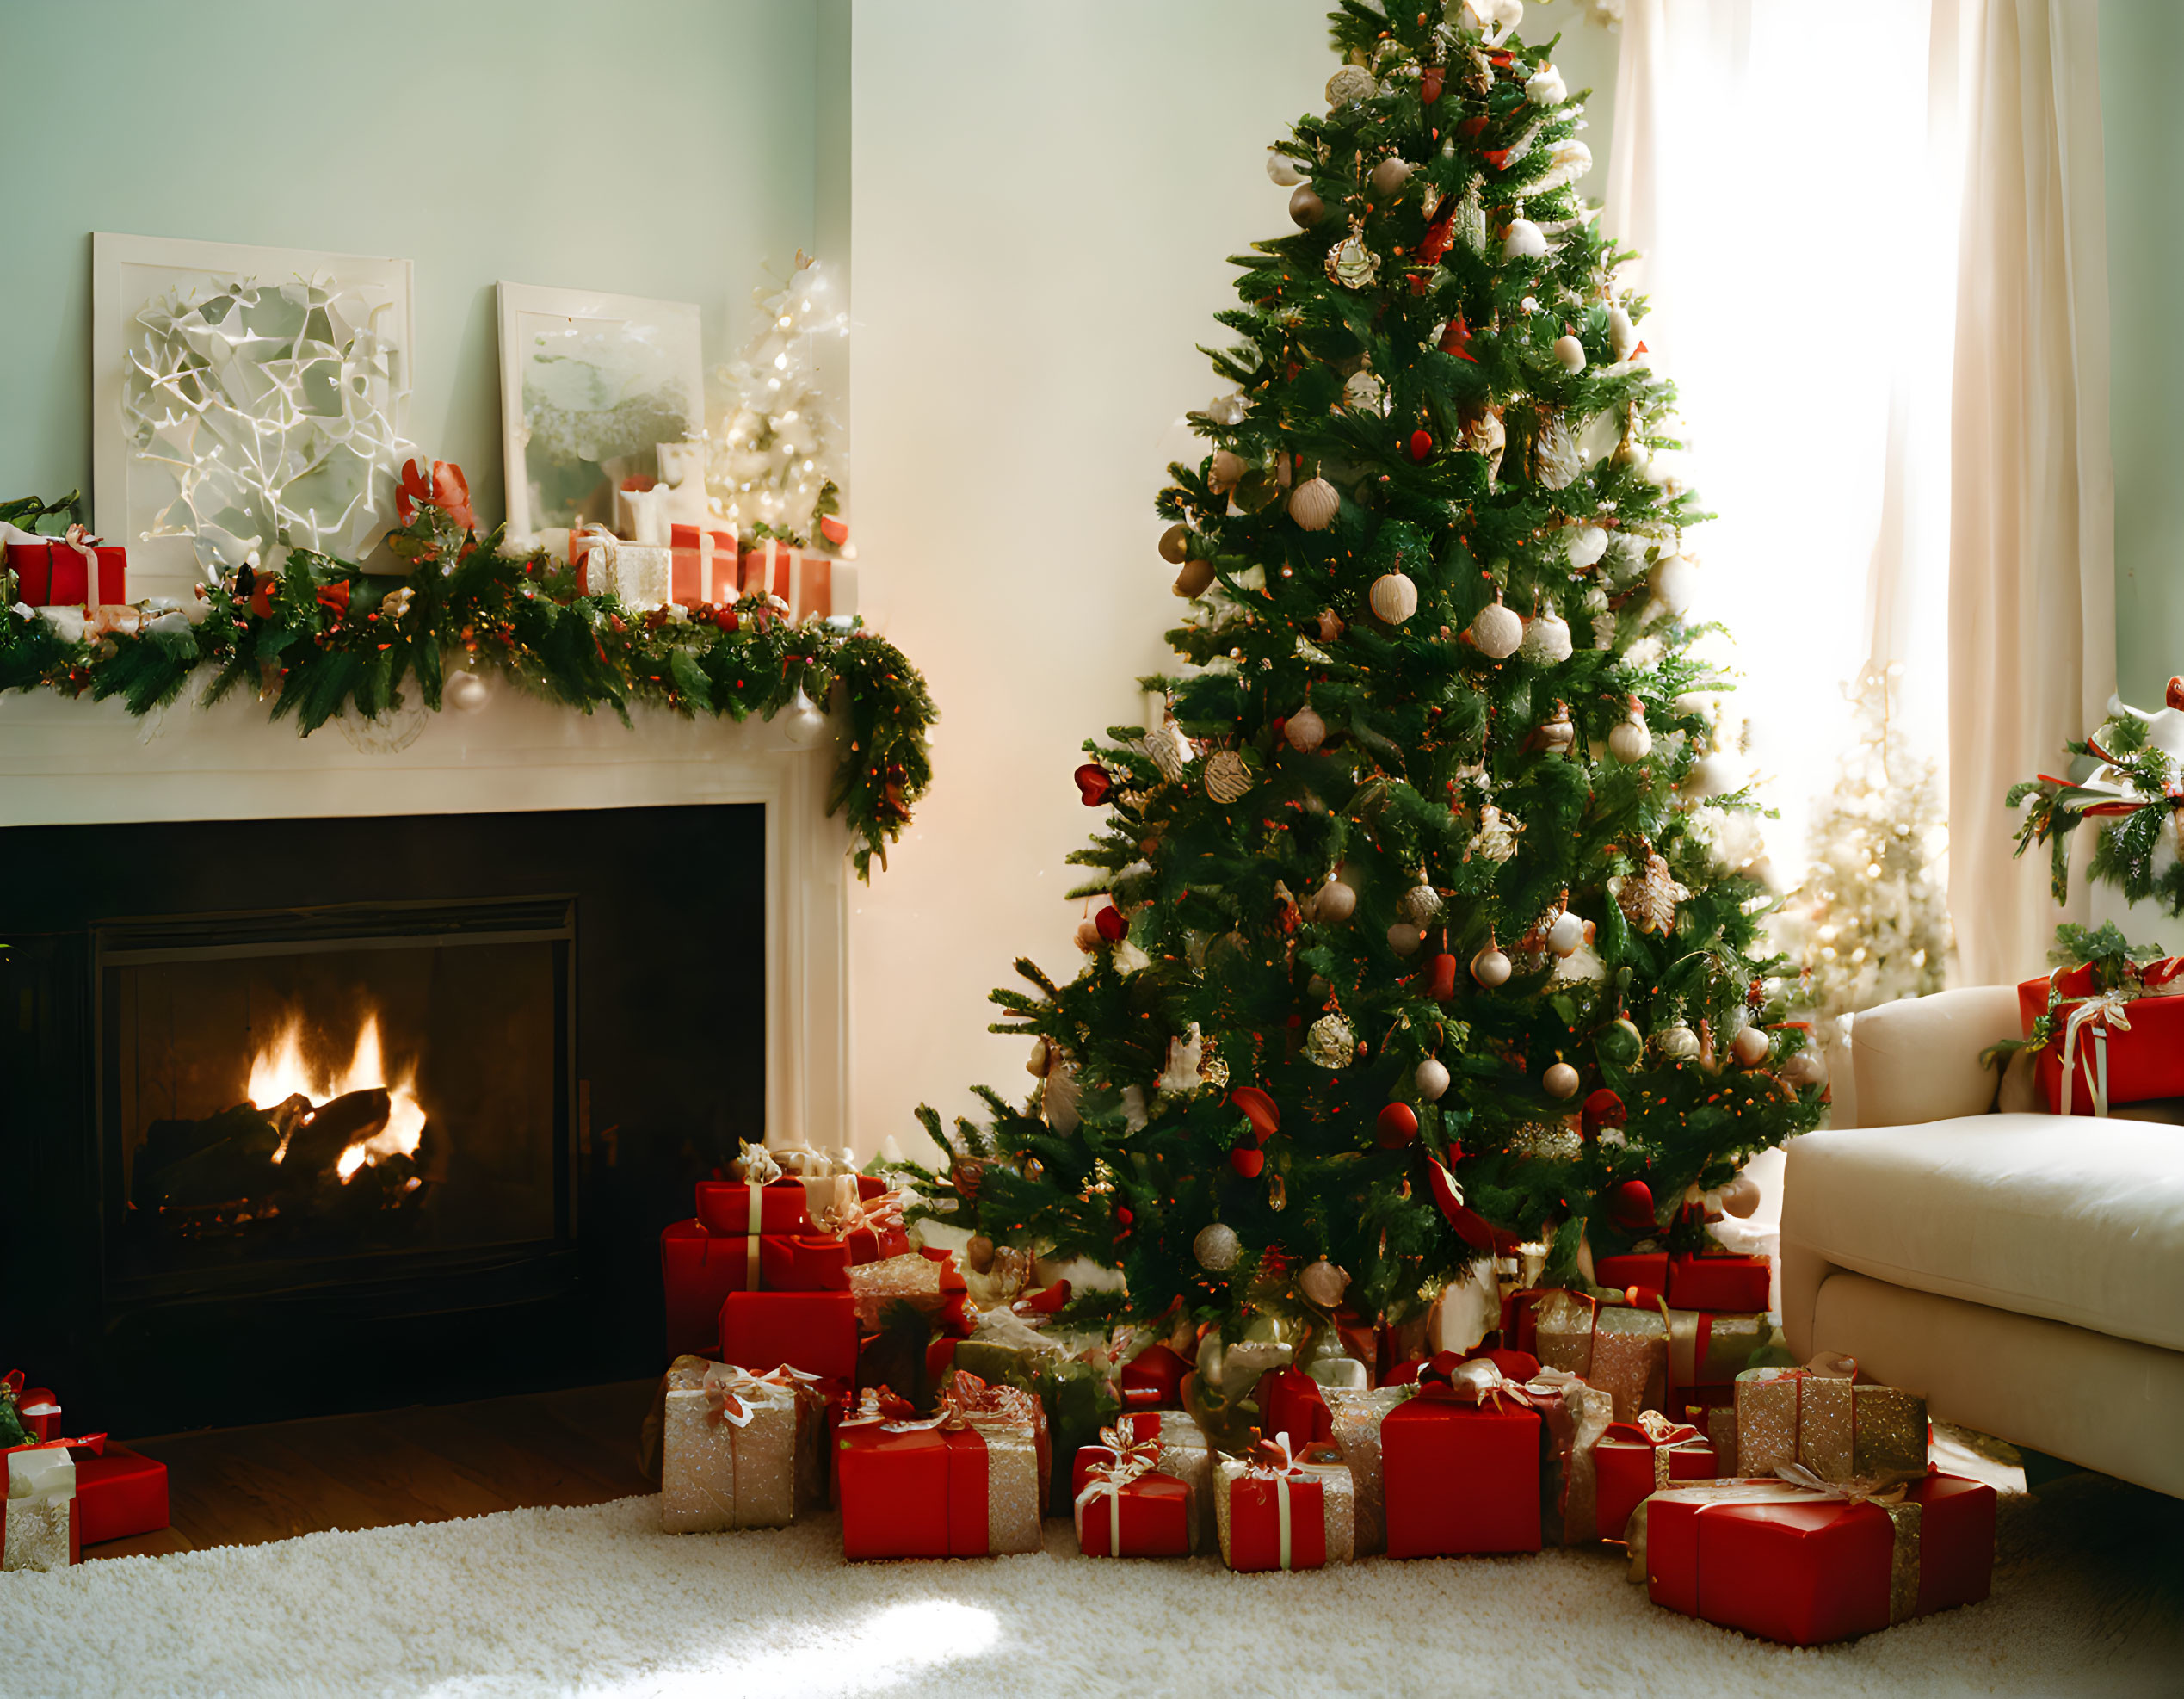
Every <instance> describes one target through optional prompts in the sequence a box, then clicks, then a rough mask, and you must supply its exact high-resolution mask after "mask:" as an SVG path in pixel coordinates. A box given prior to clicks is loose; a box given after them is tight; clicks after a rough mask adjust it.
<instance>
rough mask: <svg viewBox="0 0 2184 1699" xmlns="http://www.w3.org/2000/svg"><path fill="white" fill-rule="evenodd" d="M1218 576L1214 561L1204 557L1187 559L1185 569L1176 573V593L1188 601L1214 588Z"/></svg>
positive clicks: (1184, 564)
mask: <svg viewBox="0 0 2184 1699" xmlns="http://www.w3.org/2000/svg"><path fill="white" fill-rule="evenodd" d="M1216 576H1217V574H1216V573H1215V571H1214V570H1213V563H1212V561H1210V560H1207V559H1202V558H1201V559H1196V560H1186V561H1185V562H1184V563H1183V570H1182V571H1180V572H1178V573H1176V574H1175V594H1176V595H1178V596H1181V597H1182V598H1183V599H1184V600H1185V601H1187V602H1188V601H1191V600H1194V599H1195V598H1196V597H1198V596H1203V595H1205V594H1206V591H1207V590H1211V589H1212V588H1213V580H1214V578H1215V577H1216Z"/></svg>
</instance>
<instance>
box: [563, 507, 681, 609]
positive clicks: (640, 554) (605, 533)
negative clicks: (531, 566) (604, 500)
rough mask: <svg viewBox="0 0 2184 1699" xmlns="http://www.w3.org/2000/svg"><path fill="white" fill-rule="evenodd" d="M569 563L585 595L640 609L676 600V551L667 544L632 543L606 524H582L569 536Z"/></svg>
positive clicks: (663, 605) (580, 590)
mask: <svg viewBox="0 0 2184 1699" xmlns="http://www.w3.org/2000/svg"><path fill="white" fill-rule="evenodd" d="M569 564H570V565H572V566H574V567H575V568H576V569H577V590H578V591H579V592H581V593H582V594H583V595H585V596H614V598H615V599H616V600H618V601H620V602H621V603H622V604H623V605H624V606H626V607H628V608H632V609H651V608H663V607H665V606H666V605H667V604H668V603H669V602H672V601H674V600H675V551H674V550H673V549H672V548H670V547H668V546H667V545H666V544H665V543H634V542H629V541H625V540H624V539H622V538H620V537H618V536H616V535H615V534H614V533H613V532H612V531H609V530H608V528H606V527H605V526H603V525H583V526H579V527H577V528H576V529H575V530H573V531H571V532H570V533H569Z"/></svg>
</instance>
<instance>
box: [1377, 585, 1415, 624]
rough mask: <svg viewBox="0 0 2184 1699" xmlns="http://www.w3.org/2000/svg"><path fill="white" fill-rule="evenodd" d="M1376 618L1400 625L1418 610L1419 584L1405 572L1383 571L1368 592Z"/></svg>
mask: <svg viewBox="0 0 2184 1699" xmlns="http://www.w3.org/2000/svg"><path fill="white" fill-rule="evenodd" d="M1365 599H1366V601H1367V602H1368V603H1370V604H1371V606H1372V609H1373V617H1374V618H1375V619H1378V620H1382V621H1385V622H1386V623H1387V624H1389V625H1391V626H1399V625H1401V624H1402V623H1403V622H1404V621H1405V620H1407V619H1409V618H1410V616H1411V615H1413V614H1415V613H1416V612H1417V611H1418V586H1417V585H1416V584H1413V583H1411V581H1410V575H1409V574H1408V573H1404V572H1383V573H1381V574H1380V576H1379V578H1375V579H1373V588H1372V589H1371V590H1367V592H1366V597H1365Z"/></svg>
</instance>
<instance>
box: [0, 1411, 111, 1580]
mask: <svg viewBox="0 0 2184 1699" xmlns="http://www.w3.org/2000/svg"><path fill="white" fill-rule="evenodd" d="M79 1448H80V1449H84V1450H88V1451H89V1452H90V1453H92V1454H93V1455H97V1454H98V1453H100V1452H102V1451H103V1450H104V1449H106V1436H105V1435H104V1434H93V1435H90V1436H89V1437H87V1438H83V1439H49V1440H44V1441H40V1443H36V1444H34V1445H12V1446H9V1447H8V1448H7V1449H5V1451H4V1452H0V1455H4V1456H5V1457H6V1458H7V1460H8V1461H7V1469H8V1496H7V1498H6V1500H5V1501H4V1503H0V1570H8V1569H65V1568H67V1567H68V1566H69V1565H71V1564H72V1563H77V1562H80V1561H81V1560H82V1559H83V1506H82V1504H80V1503H79V1502H78V1501H77V1496H76V1460H75V1458H74V1456H73V1455H71V1453H72V1452H73V1451H74V1450H75V1449H79Z"/></svg>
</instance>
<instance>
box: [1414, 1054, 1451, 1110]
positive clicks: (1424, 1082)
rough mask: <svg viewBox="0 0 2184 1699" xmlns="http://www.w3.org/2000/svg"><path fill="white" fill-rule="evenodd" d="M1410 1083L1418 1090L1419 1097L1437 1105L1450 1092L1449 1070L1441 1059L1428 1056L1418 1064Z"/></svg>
mask: <svg viewBox="0 0 2184 1699" xmlns="http://www.w3.org/2000/svg"><path fill="white" fill-rule="evenodd" d="M1410 1083H1411V1084H1413V1085H1415V1086H1416V1087H1417V1088H1418V1095H1419V1096H1420V1097H1423V1098H1424V1099H1425V1100H1426V1101H1427V1102H1428V1103H1439V1102H1440V1101H1441V1096H1442V1094H1443V1093H1445V1092H1446V1091H1447V1090H1448V1069H1447V1066H1446V1065H1445V1064H1443V1063H1442V1062H1441V1060H1440V1058H1438V1057H1435V1056H1428V1057H1427V1058H1426V1060H1424V1061H1422V1062H1421V1063H1419V1064H1418V1067H1417V1071H1416V1072H1414V1073H1413V1074H1412V1075H1411V1076H1410Z"/></svg>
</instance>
